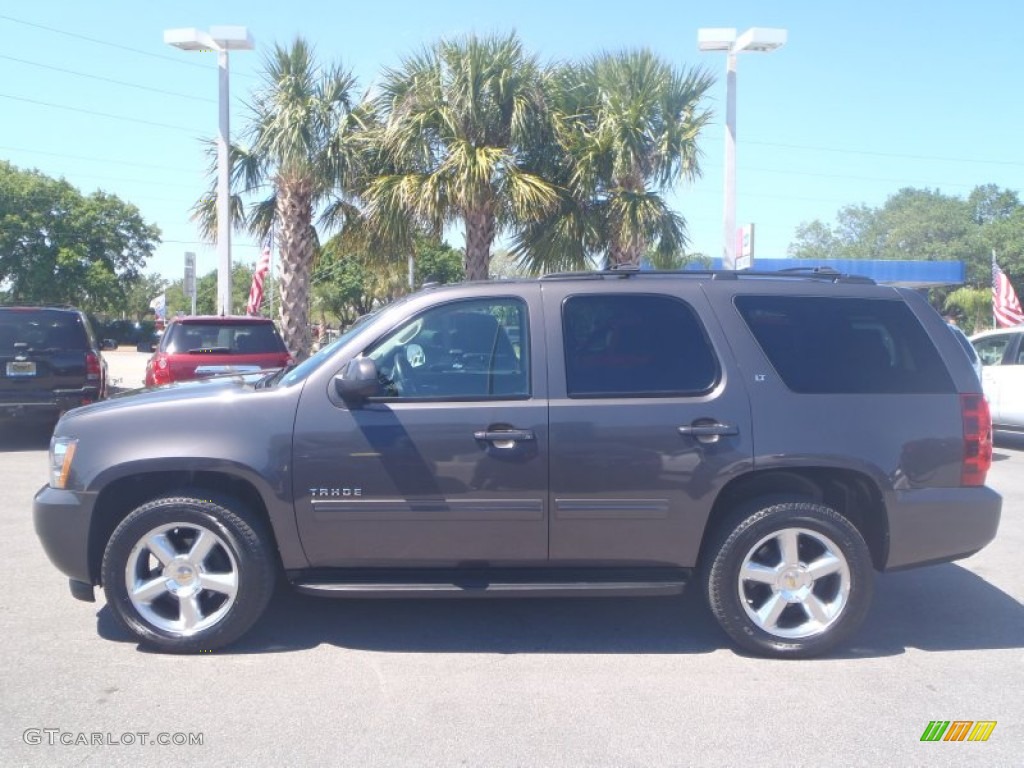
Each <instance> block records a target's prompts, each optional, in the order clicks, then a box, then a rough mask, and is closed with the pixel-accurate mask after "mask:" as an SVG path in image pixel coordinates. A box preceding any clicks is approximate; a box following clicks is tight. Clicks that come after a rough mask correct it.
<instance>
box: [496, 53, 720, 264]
mask: <svg viewBox="0 0 1024 768" xmlns="http://www.w3.org/2000/svg"><path fill="white" fill-rule="evenodd" d="M713 83H714V78H713V77H712V76H711V75H710V74H708V73H707V72H705V71H703V70H701V69H699V68H694V69H690V70H678V69H675V68H673V67H672V66H671V65H669V64H667V63H666V62H664V61H662V60H661V59H659V58H658V57H657V56H655V55H654V54H653V53H651V52H650V51H648V50H637V51H625V52H622V53H604V54H601V55H599V56H596V57H594V58H591V59H590V60H588V61H586V62H584V63H583V64H579V65H573V64H568V65H564V66H562V67H561V68H560V71H559V72H558V73H557V74H556V75H555V76H553V77H552V78H551V84H552V96H551V101H552V103H553V107H552V112H553V122H554V125H555V132H556V135H557V138H558V142H557V145H554V146H552V147H551V148H550V149H549V150H547V151H546V152H544V151H542V152H541V153H540V155H539V156H538V157H537V158H536V162H537V163H538V167H540V168H543V169H544V173H545V175H547V176H549V177H551V178H553V179H554V180H555V181H556V182H557V184H558V185H559V187H560V189H561V194H560V198H559V203H558V206H557V209H556V210H555V211H554V212H553V213H552V214H551V215H549V216H548V217H546V218H545V219H543V220H541V221H539V222H535V223H532V224H530V225H528V226H526V227H524V228H523V229H522V231H521V232H520V233H519V234H518V236H517V238H516V240H515V244H514V251H515V252H516V254H517V255H519V256H520V258H522V259H523V260H524V261H525V262H526V263H527V264H528V265H529V266H530V267H531V268H533V269H534V271H541V270H549V269H566V268H574V269H579V268H586V267H587V266H590V265H591V264H592V263H593V261H594V259H595V258H603V260H604V261H605V263H606V264H607V265H608V266H615V265H636V264H639V262H640V259H641V258H642V257H643V255H644V254H645V253H646V252H647V250H648V249H649V248H650V247H652V246H653V247H654V248H656V250H657V251H658V252H659V253H660V254H662V256H663V257H664V258H670V257H671V256H672V255H673V254H678V253H680V252H681V250H682V248H683V246H684V245H685V244H686V242H687V237H686V222H685V220H684V219H683V217H682V216H680V215H679V214H678V213H676V212H674V211H673V210H672V209H671V208H670V207H669V206H668V204H667V203H666V201H665V199H664V197H663V193H664V192H666V191H667V190H670V189H672V188H673V186H674V185H675V184H676V182H677V181H679V180H680V179H682V180H684V181H692V180H693V179H696V178H697V177H699V176H700V165H699V163H698V159H699V150H698V147H697V139H698V137H699V135H700V132H701V130H702V129H703V128H704V126H705V125H707V123H708V121H709V120H710V119H711V113H710V112H709V111H708V110H704V109H701V106H700V104H701V101H702V100H703V98H704V97H705V95H706V93H707V91H708V89H709V88H710V87H711V86H712V85H713Z"/></svg>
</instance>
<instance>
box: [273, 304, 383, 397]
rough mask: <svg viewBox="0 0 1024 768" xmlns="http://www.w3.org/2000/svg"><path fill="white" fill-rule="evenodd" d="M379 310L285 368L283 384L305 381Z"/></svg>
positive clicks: (360, 319)
mask: <svg viewBox="0 0 1024 768" xmlns="http://www.w3.org/2000/svg"><path fill="white" fill-rule="evenodd" d="M392 306H393V305H392ZM379 312H380V310H374V311H373V312H370V313H369V314H366V315H363V316H362V317H360V318H359V319H358V320H356V321H355V322H354V323H352V325H350V326H349V327H348V329H347V330H346V331H345V332H344V333H343V334H341V335H340V336H339V337H338V338H337V339H335V340H334V341H332V342H331V343H330V344H328V345H327V346H326V347H321V348H320V350H319V351H317V352H316V353H314V354H313V355H311V356H310V357H308V358H306V359H305V360H304V361H303V362H301V363H299V364H298V365H296V366H295V367H294V368H291V369H290V370H289V369H285V370H287V373H285V375H284V377H283V378H282V379H281V381H280V384H281V386H283V387H288V386H291V385H292V384H295V383H296V382H300V381H305V379H306V377H307V376H309V375H310V374H311V373H312V372H313V371H315V370H316V369H317V368H319V367H320V366H321V365H323V364H324V362H325V361H326V360H327V359H328V358H329V357H330V356H331V355H333V354H334V352H335V350H337V349H340V348H341V347H342V346H343V345H344V344H346V343H348V340H349V339H351V338H352V337H353V336H355V335H356V333H357V332H358V331H359V330H361V329H362V327H363V326H364V325H366V323H367V321H369V320H370V318H372V317H376V316H377V314H378V313H379ZM270 383H271V385H272V384H273V382H270Z"/></svg>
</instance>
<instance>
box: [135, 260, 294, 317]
mask: <svg viewBox="0 0 1024 768" xmlns="http://www.w3.org/2000/svg"><path fill="white" fill-rule="evenodd" d="M255 270H256V265H255V264H254V263H252V262H248V263H245V262H239V261H236V262H233V263H232V264H231V306H232V309H233V310H234V311H235V312H237V313H238V314H241V313H242V311H243V309H244V308H245V305H246V304H247V303H248V301H249V288H250V287H251V286H252V275H253V272H254V271H255ZM272 291H275V286H274V285H273V284H272V281H271V278H270V276H269V275H268V276H267V277H266V278H265V279H264V281H263V306H262V307H261V311H260V314H262V315H263V316H264V317H268V316H269V303H268V297H269V296H270V293H271V292H272ZM159 293H160V291H157V292H156V293H154V294H152V296H150V298H149V299H147V300H146V311H147V312H149V311H151V310H150V309H149V301H150V300H152V298H153V296H156V295H158V294H159ZM165 293H166V297H167V318H168V319H170V318H172V317H174V316H175V315H177V314H179V313H181V314H184V315H190V314H192V299H191V297H188V296H185V281H184V280H183V279H179V280H175V281H173V282H172V283H171V284H170V285H168V286H167V287H166V291H165ZM275 295H276V292H275ZM216 312H217V270H211V271H210V272H207V273H206V274H205V275H201V276H197V277H196V314H197V315H213V314H216Z"/></svg>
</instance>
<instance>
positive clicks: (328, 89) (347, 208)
mask: <svg viewBox="0 0 1024 768" xmlns="http://www.w3.org/2000/svg"><path fill="white" fill-rule="evenodd" d="M355 88H356V80H355V78H354V77H353V76H352V74H351V73H349V72H347V71H345V70H343V69H341V68H340V67H336V66H330V67H326V68H322V67H320V66H319V65H318V64H317V62H316V61H315V59H314V54H313V50H312V49H311V48H310V46H309V45H308V44H307V43H306V42H305V41H304V40H302V39H297V40H295V41H294V42H293V43H292V45H291V47H290V48H283V47H281V46H275V47H274V50H273V51H272V52H271V53H270V55H269V56H268V57H267V60H266V62H265V66H264V72H263V82H262V85H261V86H260V87H259V89H258V90H257V91H256V93H255V94H254V96H253V97H252V99H251V101H250V103H249V113H250V114H249V119H248V123H247V125H246V126H245V127H244V128H243V130H242V133H241V136H242V141H241V142H240V143H239V145H238V146H235V147H232V156H233V167H234V171H233V175H234V178H233V179H232V182H233V186H234V188H235V190H236V192H238V193H240V195H242V196H246V195H251V194H264V193H266V191H267V190H268V189H269V190H270V195H269V197H266V198H264V199H263V200H261V201H259V202H257V203H255V204H254V205H252V206H250V207H249V208H248V209H246V208H245V207H244V206H243V205H242V203H241V202H238V203H237V204H236V210H237V212H238V216H239V217H241V218H242V219H243V220H244V222H245V225H246V226H247V227H248V229H249V230H250V231H252V232H253V233H254V234H256V235H257V236H259V237H260V238H261V239H262V238H263V237H264V236H265V235H266V234H267V233H268V232H269V231H270V229H271V227H272V226H275V237H276V242H275V244H276V246H277V249H278V255H279V262H278V263H279V265H280V270H279V272H278V284H279V287H280V304H281V318H280V319H281V332H282V335H283V336H284V340H285V343H286V344H287V345H288V348H289V349H290V350H292V354H293V355H295V356H296V357H297V358H298V359H300V360H301V359H304V358H305V357H307V356H308V355H309V352H310V348H311V343H312V342H311V339H310V334H309V301H310V270H311V268H312V265H313V260H314V256H315V253H316V248H317V241H318V238H317V233H316V230H315V229H314V226H313V217H314V214H315V213H316V211H317V210H318V209H320V208H321V207H325V210H324V216H323V217H322V218H321V221H322V222H323V223H324V224H327V225H334V224H337V223H338V222H343V221H345V220H347V219H349V218H351V217H353V216H355V215H357V211H356V210H355V208H354V206H353V204H352V202H351V192H352V190H353V189H354V187H355V185H356V183H357V178H358V175H359V173H360V167H361V164H360V157H361V155H362V153H363V152H364V151H365V145H364V143H363V139H362V133H363V131H364V129H365V128H366V127H367V125H368V122H367V121H368V120H369V112H368V111H367V110H366V109H365V108H364V107H363V106H361V105H359V104H357V103H356V102H355V99H354V97H353V93H354V91H355ZM240 200H241V198H240ZM195 210H196V217H197V218H198V220H199V221H200V226H201V228H202V230H203V232H204V234H206V235H207V236H211V235H213V234H214V233H215V232H216V224H217V222H216V210H215V205H214V202H213V200H212V198H211V197H210V196H207V198H205V199H204V200H201V201H200V202H199V203H198V204H197V205H196V209H195ZM245 285H246V291H248V285H249V283H248V281H246V282H245ZM243 306H244V303H243Z"/></svg>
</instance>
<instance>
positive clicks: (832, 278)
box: [540, 265, 875, 285]
mask: <svg viewBox="0 0 1024 768" xmlns="http://www.w3.org/2000/svg"><path fill="white" fill-rule="evenodd" d="M636 277H643V278H647V277H691V278H700V277H703V278H710V279H712V280H747V279H762V280H764V279H772V278H774V279H776V280H780V279H787V278H788V279H808V280H821V281H825V282H830V283H857V284H864V285H875V281H874V280H872V279H871V278H870V277H864V276H863V275H850V274H846V273H844V272H837V271H836V270H834V269H832V268H831V267H794V268H790V269H778V270H739V271H737V270H731V269H639V268H638V267H635V266H632V265H627V266H626V267H625V268H623V267H618V268H614V269H606V270H593V271H589V272H553V273H551V274H547V275H543V276H542V277H541V278H540V279H541V280H581V279H582V280H603V279H606V278H618V279H629V278H636Z"/></svg>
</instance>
